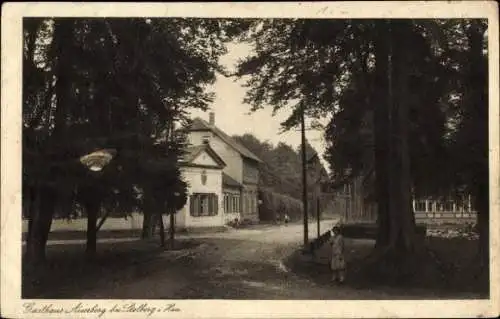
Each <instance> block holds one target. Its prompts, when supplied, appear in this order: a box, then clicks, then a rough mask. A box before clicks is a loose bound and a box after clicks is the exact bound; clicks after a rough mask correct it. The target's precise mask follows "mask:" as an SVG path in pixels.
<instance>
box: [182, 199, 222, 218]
mask: <svg viewBox="0 0 500 319" xmlns="http://www.w3.org/2000/svg"><path fill="white" fill-rule="evenodd" d="M218 211H219V207H218V197H217V195H216V194H202V193H195V194H193V195H191V197H190V207H189V212H190V215H191V216H195V217H198V216H215V215H217V214H218Z"/></svg>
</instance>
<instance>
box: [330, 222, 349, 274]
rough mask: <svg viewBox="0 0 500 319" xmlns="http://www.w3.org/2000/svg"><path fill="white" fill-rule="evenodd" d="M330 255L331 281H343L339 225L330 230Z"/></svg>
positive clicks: (342, 249)
mask: <svg viewBox="0 0 500 319" xmlns="http://www.w3.org/2000/svg"><path fill="white" fill-rule="evenodd" d="M331 235H332V236H331V237H332V239H331V242H330V244H331V246H332V250H331V257H330V269H331V270H332V281H338V282H339V283H343V282H344V279H345V278H344V277H345V267H346V264H345V259H344V237H343V236H342V234H341V232H340V227H339V226H334V227H333V228H332V230H331Z"/></svg>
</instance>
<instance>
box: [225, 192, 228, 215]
mask: <svg viewBox="0 0 500 319" xmlns="http://www.w3.org/2000/svg"><path fill="white" fill-rule="evenodd" d="M224 212H225V213H229V195H228V194H224Z"/></svg>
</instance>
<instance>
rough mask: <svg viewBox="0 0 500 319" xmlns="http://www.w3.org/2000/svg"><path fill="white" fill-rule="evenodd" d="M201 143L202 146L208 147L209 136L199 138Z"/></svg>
mask: <svg viewBox="0 0 500 319" xmlns="http://www.w3.org/2000/svg"><path fill="white" fill-rule="evenodd" d="M201 141H202V143H203V144H206V145H208V143H209V142H210V136H208V135H205V136H203V137H202V138H201Z"/></svg>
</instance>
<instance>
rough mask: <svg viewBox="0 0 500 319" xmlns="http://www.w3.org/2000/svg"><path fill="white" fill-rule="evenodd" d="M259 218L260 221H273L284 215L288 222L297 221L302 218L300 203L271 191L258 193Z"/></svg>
mask: <svg viewBox="0 0 500 319" xmlns="http://www.w3.org/2000/svg"><path fill="white" fill-rule="evenodd" d="M259 195H260V196H259V197H260V200H261V201H262V203H261V205H260V207H259V218H260V220H261V221H275V220H277V219H282V218H283V216H284V215H285V214H287V215H288V217H290V220H292V221H293V220H299V219H300V218H301V217H302V202H301V201H300V200H298V199H295V198H293V197H290V196H288V195H283V194H279V193H276V192H274V191H272V190H262V191H260V194H259Z"/></svg>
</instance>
